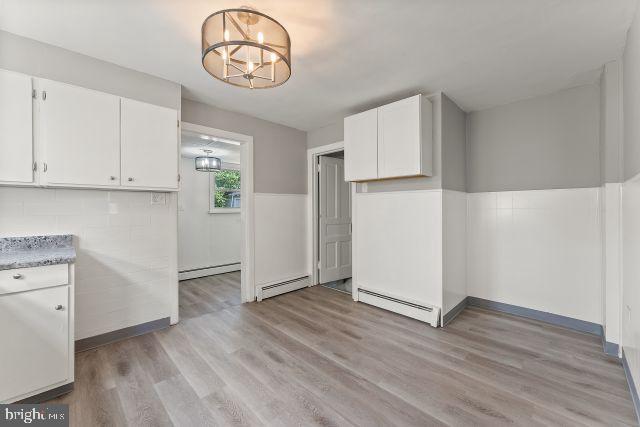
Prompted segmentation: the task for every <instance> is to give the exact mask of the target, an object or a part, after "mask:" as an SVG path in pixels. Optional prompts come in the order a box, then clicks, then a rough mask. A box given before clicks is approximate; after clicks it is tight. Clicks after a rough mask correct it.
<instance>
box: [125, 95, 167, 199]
mask: <svg viewBox="0 0 640 427" xmlns="http://www.w3.org/2000/svg"><path fill="white" fill-rule="evenodd" d="M121 126H122V127H121V143H122V145H121V147H122V148H121V159H122V163H121V164H122V181H121V182H122V186H124V187H132V188H140V187H143V188H163V189H177V188H178V114H177V111H176V110H172V109H169V108H164V107H158V106H155V105H151V104H146V103H143V102H138V101H133V100H131V99H125V98H123V99H122V104H121Z"/></svg>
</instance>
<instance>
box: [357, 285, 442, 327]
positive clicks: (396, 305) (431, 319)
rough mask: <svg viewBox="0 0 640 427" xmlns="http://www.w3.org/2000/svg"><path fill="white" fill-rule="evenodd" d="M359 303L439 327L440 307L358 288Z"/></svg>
mask: <svg viewBox="0 0 640 427" xmlns="http://www.w3.org/2000/svg"><path fill="white" fill-rule="evenodd" d="M358 301H360V302H363V303H365V304H370V305H374V306H376V307H380V308H383V309H385V310H389V311H393V312H394V313H398V314H402V315H403V316H407V317H411V318H413V319H417V320H421V321H423V322H426V323H428V324H430V325H431V326H433V327H434V328H436V327H438V324H439V321H440V308H438V307H435V306H430V305H424V304H418V303H415V302H411V301H406V300H403V299H400V298H397V297H392V296H389V295H384V294H381V293H379V292H374V291H370V290H368V289H364V288H358Z"/></svg>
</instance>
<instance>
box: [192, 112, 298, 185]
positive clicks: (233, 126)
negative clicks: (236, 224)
mask: <svg viewBox="0 0 640 427" xmlns="http://www.w3.org/2000/svg"><path fill="white" fill-rule="evenodd" d="M182 120H183V121H185V122H188V123H194V124H198V125H202V126H210V127H213V128H217V129H222V130H226V131H229V132H237V133H241V134H245V135H250V136H253V164H254V191H255V192H256V193H282V194H306V193H307V177H306V173H307V159H306V155H307V146H306V141H307V134H306V132H303V131H301V130H297V129H293V128H290V127H287V126H283V125H279V124H276V123H272V122H268V121H265V120H261V119H256V118H255V117H250V116H245V115H243V114H239V113H234V112H231V111H227V110H222V109H220V108H216V107H212V106H209V105H206V104H201V103H199V102H195V101H190V100H187V99H183V100H182Z"/></svg>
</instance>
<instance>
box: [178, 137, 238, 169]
mask: <svg viewBox="0 0 640 427" xmlns="http://www.w3.org/2000/svg"><path fill="white" fill-rule="evenodd" d="M181 140H182V146H181V148H180V154H181V155H182V157H187V158H189V159H193V158H195V157H196V156H203V155H204V151H202V150H203V149H207V150H211V156H213V157H219V158H220V159H221V160H222V163H223V164H229V163H233V164H236V165H239V164H240V144H239V143H238V145H235V144H231V143H229V142H224V141H220V140H217V139H215V138H213V137H210V136H208V135H201V134H197V133H191V132H182V138H181Z"/></svg>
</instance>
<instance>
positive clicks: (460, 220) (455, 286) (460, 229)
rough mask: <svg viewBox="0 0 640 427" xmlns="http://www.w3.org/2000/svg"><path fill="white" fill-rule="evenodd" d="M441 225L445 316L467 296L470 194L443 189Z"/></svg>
mask: <svg viewBox="0 0 640 427" xmlns="http://www.w3.org/2000/svg"><path fill="white" fill-rule="evenodd" d="M442 222H443V224H442V226H443V229H442V230H443V241H442V250H443V253H444V256H443V281H442V290H443V307H442V314H443V315H445V314H447V313H448V312H449V311H450V310H451V309H452V308H454V307H455V306H456V305H458V304H459V303H460V302H462V300H464V299H465V298H466V297H467V193H462V192H459V191H451V190H443V192H442Z"/></svg>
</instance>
